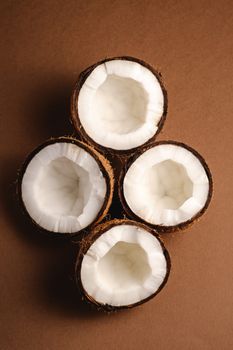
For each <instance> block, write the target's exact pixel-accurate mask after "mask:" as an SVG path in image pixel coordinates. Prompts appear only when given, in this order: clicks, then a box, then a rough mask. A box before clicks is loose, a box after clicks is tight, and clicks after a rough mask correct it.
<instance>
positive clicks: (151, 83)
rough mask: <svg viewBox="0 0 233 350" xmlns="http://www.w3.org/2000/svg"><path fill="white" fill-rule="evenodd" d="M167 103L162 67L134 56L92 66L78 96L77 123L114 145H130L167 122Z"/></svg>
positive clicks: (99, 141) (126, 147) (83, 75)
mask: <svg viewBox="0 0 233 350" xmlns="http://www.w3.org/2000/svg"><path fill="white" fill-rule="evenodd" d="M166 109H167V101H166V91H165V89H164V88H163V85H162V83H161V79H160V75H159V73H157V72H156V71H154V70H153V69H152V68H151V67H150V66H148V65H147V64H146V63H144V62H143V61H140V60H137V59H135V58H130V57H120V58H114V59H109V60H105V61H102V62H100V63H97V64H96V65H94V66H92V67H90V68H88V69H87V70H86V71H84V72H83V73H81V75H80V78H79V81H78V83H77V85H76V87H75V89H74V93H73V97H72V120H73V123H74V126H75V127H76V128H77V129H78V130H80V131H81V132H83V131H84V134H85V136H87V137H88V138H89V139H91V140H93V141H94V142H95V143H96V144H97V145H100V146H103V147H107V148H110V149H113V150H121V151H126V150H130V149H132V148H136V147H138V146H141V145H142V144H144V143H146V142H147V141H148V140H150V139H151V138H152V137H153V136H154V135H155V134H156V133H157V132H158V131H159V129H160V128H161V126H162V121H163V119H164V118H163V117H164V116H165V114H166Z"/></svg>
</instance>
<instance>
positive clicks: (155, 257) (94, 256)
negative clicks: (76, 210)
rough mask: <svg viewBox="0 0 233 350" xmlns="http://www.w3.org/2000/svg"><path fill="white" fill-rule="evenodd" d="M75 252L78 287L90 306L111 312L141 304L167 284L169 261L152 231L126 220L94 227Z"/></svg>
mask: <svg viewBox="0 0 233 350" xmlns="http://www.w3.org/2000/svg"><path fill="white" fill-rule="evenodd" d="M96 231H97V233H94V236H92V239H91V240H90V243H89V246H88V247H87V246H86V242H85V244H84V248H83V249H81V252H80V253H79V256H78V259H77V264H76V278H77V282H78V286H79V287H80V288H81V290H82V291H83V294H84V296H85V298H86V299H87V300H88V301H91V302H92V303H93V304H94V305H96V306H99V307H103V308H105V309H108V310H111V309H113V310H114V309H115V308H127V307H132V306H136V305H138V304H141V303H143V302H145V301H147V300H148V299H150V298H151V297H152V296H154V295H155V294H157V293H158V291H160V290H161V288H162V287H163V286H164V284H165V282H166V281H167V278H168V274H169V271H170V259H169V255H168V253H167V251H166V250H165V248H164V246H163V244H162V243H161V242H160V240H159V238H158V236H157V235H156V234H155V232H154V231H153V230H151V229H149V228H148V227H146V226H145V225H142V224H140V223H137V222H133V221H130V220H113V221H110V222H107V223H105V224H104V225H101V226H100V228H98V227H97V229H96Z"/></svg>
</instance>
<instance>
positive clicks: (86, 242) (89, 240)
mask: <svg viewBox="0 0 233 350" xmlns="http://www.w3.org/2000/svg"><path fill="white" fill-rule="evenodd" d="M118 225H132V226H136V227H140V228H142V229H144V230H146V231H147V232H148V233H150V234H152V235H153V236H155V237H156V238H157V239H158V240H159V242H160V245H161V247H162V249H163V253H164V256H165V259H166V261H167V273H166V276H165V278H164V280H163V282H162V284H161V285H160V287H159V289H158V290H157V291H156V292H155V293H153V294H152V295H150V296H149V297H147V298H146V299H143V300H141V301H140V302H137V303H134V304H130V305H124V306H113V305H108V304H102V303H99V302H98V301H96V300H95V299H93V298H92V297H91V296H90V295H88V293H87V292H86V291H85V289H84V287H83V285H82V280H81V266H82V261H83V257H84V256H85V254H86V253H87V251H88V249H89V248H90V247H91V245H92V244H93V243H94V242H95V241H96V240H97V239H98V238H99V237H100V236H101V235H102V234H103V233H105V232H106V231H108V230H110V229H111V228H112V227H114V226H118ZM170 270H171V259H170V256H169V253H168V251H167V250H166V248H165V246H164V244H163V242H162V240H161V238H160V237H159V235H158V233H157V232H156V231H155V230H154V229H152V228H151V227H148V226H147V225H145V224H143V223H141V222H136V221H132V220H128V219H114V220H111V221H107V222H104V223H102V224H100V225H98V226H96V227H94V228H93V229H92V231H91V232H90V234H89V235H88V236H87V237H85V238H83V240H82V241H81V242H80V249H79V252H78V256H77V259H76V264H75V281H76V285H77V287H78V292H79V293H80V294H81V297H82V299H83V300H84V301H86V302H87V303H89V304H91V305H92V306H94V307H95V308H96V309H98V310H103V311H106V312H115V311H118V310H122V309H130V308H133V307H136V306H139V305H141V304H144V303H145V302H147V301H149V300H150V299H152V298H153V297H155V295H157V294H158V293H159V292H160V291H161V290H162V289H163V287H164V286H165V284H166V283H167V281H168V277H169V274H170Z"/></svg>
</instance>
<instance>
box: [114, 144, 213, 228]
mask: <svg viewBox="0 0 233 350" xmlns="http://www.w3.org/2000/svg"><path fill="white" fill-rule="evenodd" d="M212 192H213V182H212V176H211V173H210V170H209V168H208V166H207V164H206V162H205V160H204V159H203V158H202V157H201V155H200V154H199V153H198V152H196V151H195V150H194V149H192V148H191V147H189V146H187V145H185V144H183V143H180V142H175V141H162V142H158V143H154V144H151V145H150V146H148V147H147V148H145V149H143V150H141V152H138V153H137V154H136V155H135V156H134V158H132V159H131V160H130V161H129V162H128V164H127V165H126V169H124V170H123V171H122V174H121V179H120V185H119V195H120V198H121V202H122V204H123V207H124V209H125V211H126V212H127V214H128V215H129V216H130V217H132V218H137V219H138V220H142V221H143V222H145V223H147V224H149V225H151V226H152V227H155V228H157V229H158V230H159V231H160V232H161V231H176V230H177V229H180V228H184V227H187V226H188V225H189V224H191V223H193V222H194V221H195V220H196V219H197V218H199V217H200V216H201V215H202V214H203V213H204V212H205V211H206V209H207V207H208V205H209V203H210V199H211V196H212Z"/></svg>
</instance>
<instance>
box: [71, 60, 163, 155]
mask: <svg viewBox="0 0 233 350" xmlns="http://www.w3.org/2000/svg"><path fill="white" fill-rule="evenodd" d="M113 60H125V61H133V62H137V63H139V64H141V65H142V66H144V67H146V68H147V69H149V70H150V71H151V72H152V74H154V75H155V77H156V78H157V80H158V81H159V83H160V86H161V89H162V91H163V95H164V110H163V115H162V116H161V119H160V121H159V124H158V125H157V127H158V129H157V131H156V133H155V135H153V136H152V138H150V139H149V140H148V141H147V142H145V143H144V145H147V144H148V143H150V142H152V141H153V140H154V139H155V137H156V135H157V134H158V133H159V132H160V131H161V130H162V128H163V125H164V122H165V119H166V116H167V110H168V98H167V91H166V89H165V86H164V83H163V79H162V75H161V73H160V72H159V71H158V70H155V69H154V68H153V67H152V66H150V65H149V64H148V63H146V62H144V61H142V60H141V59H138V58H135V57H131V56H119V57H113V58H106V59H104V60H102V61H99V62H97V63H95V64H93V65H92V66H90V67H88V68H87V69H85V70H84V71H83V72H82V73H80V75H79V78H78V81H77V82H76V84H75V86H74V89H73V92H72V97H71V123H72V124H73V126H74V128H75V130H76V131H77V132H78V134H80V135H81V137H83V139H84V140H85V141H86V142H88V143H89V144H91V145H94V147H96V148H97V149H99V150H101V151H102V152H104V151H108V152H110V153H113V154H118V155H119V154H122V155H128V154H131V153H133V152H134V151H135V150H136V149H138V148H140V147H142V146H144V145H141V146H138V147H135V148H131V149H128V150H115V149H112V148H108V147H104V146H102V145H100V144H98V143H96V142H95V141H94V140H93V139H92V138H91V137H90V136H89V135H88V134H87V133H86V131H85V129H84V128H83V126H82V124H81V121H80V119H79V114H78V108H77V101H78V98H79V93H80V90H81V88H82V86H83V84H84V82H85V81H86V79H87V78H88V76H89V75H90V74H91V73H92V71H93V70H94V69H95V68H96V67H97V66H99V65H100V64H103V63H106V62H108V61H113Z"/></svg>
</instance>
